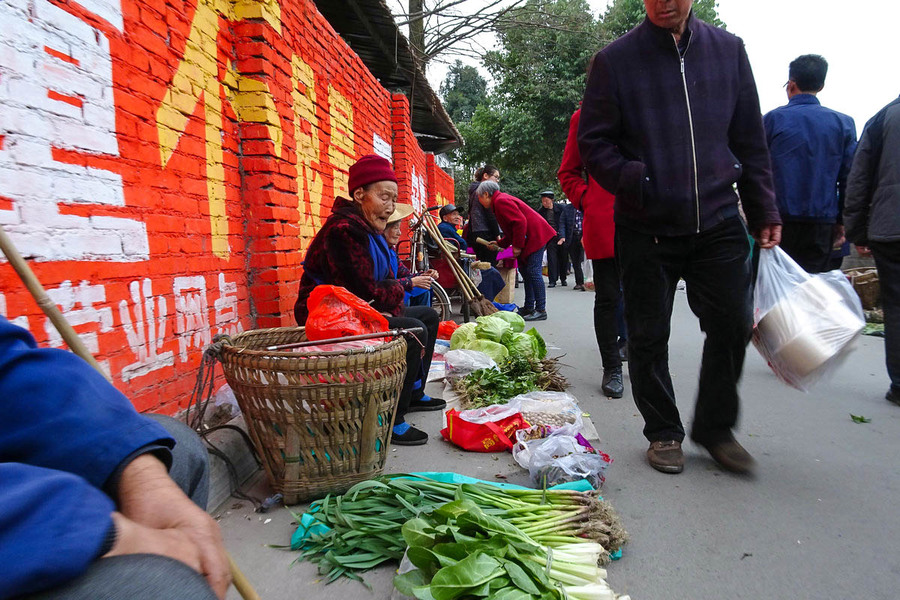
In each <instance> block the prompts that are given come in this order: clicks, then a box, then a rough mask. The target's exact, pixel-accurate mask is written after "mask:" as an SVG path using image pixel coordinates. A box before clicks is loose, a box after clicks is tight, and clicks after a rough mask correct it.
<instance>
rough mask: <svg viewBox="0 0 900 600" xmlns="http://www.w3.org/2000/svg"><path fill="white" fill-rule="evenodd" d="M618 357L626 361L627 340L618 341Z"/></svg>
mask: <svg viewBox="0 0 900 600" xmlns="http://www.w3.org/2000/svg"><path fill="white" fill-rule="evenodd" d="M619 359H620V360H621V361H622V362H628V342H621V343H619Z"/></svg>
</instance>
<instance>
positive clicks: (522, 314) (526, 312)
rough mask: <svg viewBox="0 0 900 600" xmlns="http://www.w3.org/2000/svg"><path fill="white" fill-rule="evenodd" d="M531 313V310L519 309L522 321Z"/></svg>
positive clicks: (532, 311)
mask: <svg viewBox="0 0 900 600" xmlns="http://www.w3.org/2000/svg"><path fill="white" fill-rule="evenodd" d="M532 313H534V309H533V308H520V309H519V316H520V317H522V318H523V319H524V318H525V317H527V316H528V315H530V314H532Z"/></svg>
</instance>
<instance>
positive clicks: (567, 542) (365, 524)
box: [293, 474, 627, 598]
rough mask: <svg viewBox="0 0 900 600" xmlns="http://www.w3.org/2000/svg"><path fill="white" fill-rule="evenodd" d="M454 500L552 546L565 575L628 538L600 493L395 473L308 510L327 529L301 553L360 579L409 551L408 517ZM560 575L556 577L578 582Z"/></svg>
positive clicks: (334, 573)
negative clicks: (579, 562)
mask: <svg viewBox="0 0 900 600" xmlns="http://www.w3.org/2000/svg"><path fill="white" fill-rule="evenodd" d="M451 502H465V503H466V504H465V506H466V507H468V508H470V509H471V508H474V509H477V510H478V511H479V513H480V514H484V515H485V516H486V517H487V518H490V519H493V520H495V522H500V523H503V524H504V526H505V527H508V528H509V531H514V532H516V535H518V536H520V537H522V538H526V539H528V540H530V542H531V543H532V544H537V545H538V546H540V547H542V548H546V549H550V550H552V553H553V557H554V558H553V563H554V565H556V567H557V571H559V572H560V573H564V572H565V569H566V565H567V564H576V560H575V558H576V557H581V558H584V557H585V556H589V557H592V558H591V561H592V562H593V566H594V568H596V567H597V564H598V563H603V562H605V561H607V560H608V559H609V554H610V553H612V552H616V551H617V550H618V549H619V548H621V546H622V545H623V544H624V543H625V541H626V539H627V534H626V533H625V531H624V529H623V528H622V526H621V524H620V522H619V519H618V517H617V516H616V514H615V513H614V511H613V509H612V507H611V506H610V505H609V503H607V502H605V501H604V500H602V499H601V498H599V496H598V495H597V493H596V492H576V491H570V490H558V491H557V490H517V489H505V488H500V487H497V486H493V485H489V484H485V483H474V484H455V483H444V482H438V481H434V480H431V479H427V478H424V477H419V476H414V475H403V474H396V475H386V476H382V477H379V478H377V479H373V480H370V481H365V482H362V483H359V484H357V485H356V486H354V487H353V488H351V489H350V490H349V491H348V492H347V493H346V494H344V495H342V496H328V497H326V498H325V499H323V500H319V501H317V502H315V503H313V504H312V506H310V510H309V512H308V514H311V515H312V517H313V518H314V519H315V521H316V525H319V526H324V527H327V528H328V530H327V531H324V532H322V533H318V534H315V535H310V536H307V537H306V538H304V539H303V540H302V541H300V542H299V543H298V544H297V546H296V547H294V548H293V549H294V550H300V551H301V552H302V554H301V556H300V559H307V560H310V561H312V562H314V563H316V564H317V565H318V567H319V572H320V573H321V574H323V575H326V576H327V578H328V580H329V581H334V580H335V579H337V578H339V577H341V576H345V577H350V578H352V579H357V580H360V581H361V578H360V577H359V574H358V573H360V572H362V571H366V570H368V569H371V568H372V567H375V566H377V565H379V564H381V563H383V562H385V561H388V560H400V559H401V558H402V557H403V554H404V552H405V551H406V549H407V546H408V545H409V544H408V541H407V540H405V539H404V537H403V527H404V525H405V524H407V522H409V521H411V520H413V519H417V518H428V517H429V516H430V515H433V514H435V513H436V511H438V510H439V509H441V508H442V507H444V506H445V505H447V504H448V503H451ZM298 522H299V519H298ZM315 528H316V527H315V526H313V527H312V528H311V529H315ZM567 559H571V560H567ZM546 560H547V558H546V556H545V558H544V561H546ZM601 571H602V570H601ZM560 577H561V578H560V579H555V581H557V582H561V583H564V584H567V585H571V586H576V587H577V586H578V585H579V584H578V583H577V582H575V581H574V580H572V581H567V580H566V579H565V578H564V577H563V576H562V575H561V576H560ZM579 581H583V579H581V580H579ZM569 596H570V597H573V596H572V594H571V593H570V594H569ZM586 598H591V596H586Z"/></svg>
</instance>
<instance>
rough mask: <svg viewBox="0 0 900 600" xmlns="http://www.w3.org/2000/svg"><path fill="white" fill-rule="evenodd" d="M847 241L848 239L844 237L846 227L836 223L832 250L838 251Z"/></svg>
mask: <svg viewBox="0 0 900 600" xmlns="http://www.w3.org/2000/svg"><path fill="white" fill-rule="evenodd" d="M845 241H847V238H846V237H845V235H844V226H843V225H841V224H840V223H835V224H834V227H833V228H832V230H831V247H832V249H834V250H838V249H839V248H840V247H841V246H843V245H844V242H845Z"/></svg>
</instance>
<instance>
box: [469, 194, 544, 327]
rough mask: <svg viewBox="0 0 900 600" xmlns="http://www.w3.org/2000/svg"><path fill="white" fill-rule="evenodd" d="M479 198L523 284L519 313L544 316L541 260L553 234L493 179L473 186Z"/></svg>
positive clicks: (530, 317)
mask: <svg viewBox="0 0 900 600" xmlns="http://www.w3.org/2000/svg"><path fill="white" fill-rule="evenodd" d="M476 194H477V195H478V201H479V202H480V203H481V205H482V206H483V207H484V208H486V209H488V210H490V211H491V212H492V213H493V214H494V216H495V217H497V223H498V224H499V225H500V227H501V228H502V229H503V236H502V237H500V238H498V239H497V245H498V246H500V247H501V248H508V247H510V246H511V247H512V251H513V256H515V257H516V258H517V259H518V261H519V272H520V273H521V274H522V279H523V281H524V285H525V304H524V306H523V307H522V310H521V311H520V314H521V315H522V317H523V318H524V319H525V320H526V321H544V320H546V319H547V298H546V292H545V290H544V277H543V276H542V275H541V262H542V260H541V259H542V258H543V250H544V246H545V245H546V244H547V242H548V241H549V240H550V238H552V237H553V236H555V235H556V230H554V229H553V228H552V227H550V225H549V224H548V223H547V221H545V220H544V218H543V217H541V215H539V214H537V212H535V210H534V209H533V208H531V207H530V206H528V205H527V204H525V203H524V202H523V201H522V200H520V199H518V198H516V197H515V196H510V195H509V194H504V193H502V192H501V191H500V185H499V184H497V182H496V181H485V182H482V184H481V185H479V186H478V189H477V190H476Z"/></svg>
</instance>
